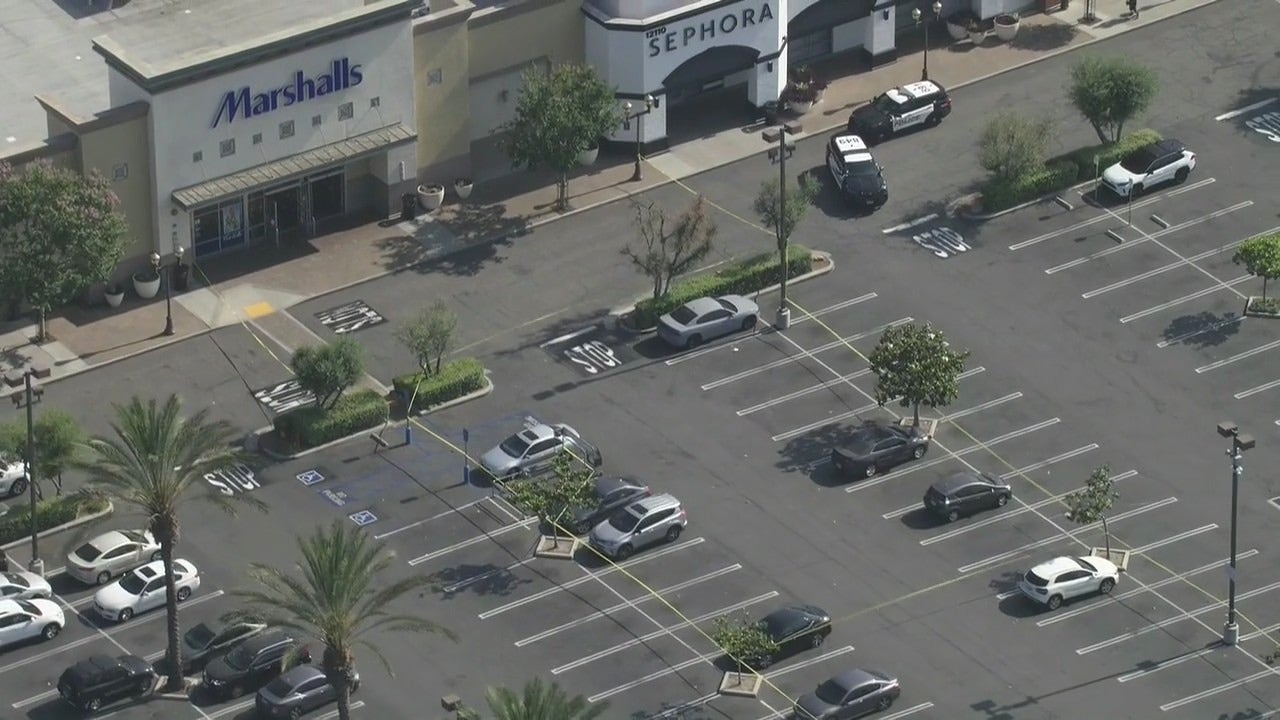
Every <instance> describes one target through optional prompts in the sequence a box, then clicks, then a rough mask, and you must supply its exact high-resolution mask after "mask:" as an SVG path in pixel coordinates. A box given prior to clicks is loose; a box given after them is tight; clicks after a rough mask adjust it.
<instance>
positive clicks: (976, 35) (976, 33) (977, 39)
mask: <svg viewBox="0 0 1280 720" xmlns="http://www.w3.org/2000/svg"><path fill="white" fill-rule="evenodd" d="M986 39H987V31H986V30H970V31H969V42H971V43H973V44H974V45H981V44H982V43H983V42H984V41H985V40H986Z"/></svg>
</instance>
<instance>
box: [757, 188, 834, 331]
mask: <svg viewBox="0 0 1280 720" xmlns="http://www.w3.org/2000/svg"><path fill="white" fill-rule="evenodd" d="M785 189H786V197H785V203H784V198H783V194H782V192H781V191H782V190H783V187H782V185H780V184H779V183H778V181H777V180H769V181H767V182H765V183H763V184H762V185H761V186H760V193H759V194H758V195H756V200H755V204H754V206H753V207H754V208H755V211H756V216H757V217H759V218H760V223H761V224H762V225H764V226H765V227H766V228H768V229H770V230H772V231H773V236H774V238H775V239H776V240H777V242H778V258H779V260H780V261H781V262H782V288H781V290H782V293H781V295H782V297H781V299H780V304H779V307H786V306H787V246H788V243H789V241H790V239H791V233H792V232H793V231H794V230H795V229H796V226H797V225H799V224H800V221H801V220H803V219H804V214H805V213H806V212H808V210H809V206H810V205H813V201H814V199H815V198H817V197H818V193H819V192H821V190H822V185H821V184H820V183H819V182H818V181H817V180H815V179H814V178H812V177H810V176H808V175H804V176H802V177H801V178H800V180H799V182H797V183H796V184H795V185H791V184H788V186H787V187H786V188H785Z"/></svg>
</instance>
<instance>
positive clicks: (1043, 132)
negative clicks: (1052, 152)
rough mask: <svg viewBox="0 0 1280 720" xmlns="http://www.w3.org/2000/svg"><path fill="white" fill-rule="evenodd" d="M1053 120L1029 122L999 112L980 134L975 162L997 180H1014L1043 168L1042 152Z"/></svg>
mask: <svg viewBox="0 0 1280 720" xmlns="http://www.w3.org/2000/svg"><path fill="white" fill-rule="evenodd" d="M1053 125H1054V123H1053V120H1050V119H1044V120H1031V119H1029V118H1026V117H1023V116H1021V115H1019V114H1017V113H1014V112H1002V113H999V114H998V115H996V116H995V117H993V118H991V120H989V121H988V122H987V126H986V128H984V129H983V131H982V141H981V146H980V147H981V152H980V154H979V160H980V161H981V162H982V167H983V168H985V169H986V170H988V171H990V172H992V173H995V176H996V177H998V178H1000V179H1001V180H1015V179H1017V178H1020V177H1024V176H1026V175H1028V174H1030V173H1033V172H1035V171H1036V170H1039V169H1040V168H1041V167H1043V166H1044V149H1045V146H1046V145H1048V143H1049V138H1050V136H1051V135H1052V134H1053Z"/></svg>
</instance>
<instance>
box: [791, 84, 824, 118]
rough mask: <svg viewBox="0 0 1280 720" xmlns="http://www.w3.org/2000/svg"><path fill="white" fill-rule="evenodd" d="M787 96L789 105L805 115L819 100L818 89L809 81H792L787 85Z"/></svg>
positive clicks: (797, 112) (792, 109)
mask: <svg viewBox="0 0 1280 720" xmlns="http://www.w3.org/2000/svg"><path fill="white" fill-rule="evenodd" d="M786 96H787V107H789V108H791V111H792V112H794V113H796V114H797V115H804V114H805V113H807V112H809V111H810V110H812V109H813V105H814V103H816V102H818V89H817V88H816V87H814V86H813V83H809V82H803V83H799V82H796V83H791V84H790V85H788V86H787V89H786Z"/></svg>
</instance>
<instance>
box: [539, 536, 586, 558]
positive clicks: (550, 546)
mask: <svg viewBox="0 0 1280 720" xmlns="http://www.w3.org/2000/svg"><path fill="white" fill-rule="evenodd" d="M579 542H581V541H580V540H579V539H578V538H575V537H556V536H553V535H543V536H542V537H540V538H538V545H537V547H535V548H534V549H533V555H534V557H540V558H548V559H551V560H572V559H573V555H574V553H576V552H577V551H578V543H579Z"/></svg>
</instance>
